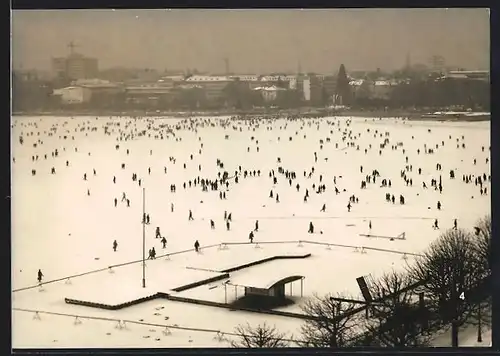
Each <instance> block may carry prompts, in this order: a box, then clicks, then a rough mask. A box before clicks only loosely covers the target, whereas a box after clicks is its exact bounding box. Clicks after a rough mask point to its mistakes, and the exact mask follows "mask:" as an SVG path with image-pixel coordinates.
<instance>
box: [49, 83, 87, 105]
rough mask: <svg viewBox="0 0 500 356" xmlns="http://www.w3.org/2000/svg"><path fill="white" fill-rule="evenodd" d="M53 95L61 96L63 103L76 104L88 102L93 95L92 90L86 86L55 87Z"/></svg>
mask: <svg viewBox="0 0 500 356" xmlns="http://www.w3.org/2000/svg"><path fill="white" fill-rule="evenodd" d="M52 95H54V96H58V97H60V100H61V104H63V105H75V104H84V103H88V102H89V101H90V99H91V97H92V91H91V90H90V89H88V88H84V87H79V86H71V87H66V88H61V89H55V90H54V91H53V93H52Z"/></svg>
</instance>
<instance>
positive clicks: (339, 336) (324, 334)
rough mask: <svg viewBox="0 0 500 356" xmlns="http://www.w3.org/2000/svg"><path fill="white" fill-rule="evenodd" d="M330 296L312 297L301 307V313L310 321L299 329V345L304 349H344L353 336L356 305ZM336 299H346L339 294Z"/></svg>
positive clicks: (354, 332)
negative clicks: (300, 333) (300, 336)
mask: <svg viewBox="0 0 500 356" xmlns="http://www.w3.org/2000/svg"><path fill="white" fill-rule="evenodd" d="M331 297H332V295H325V296H323V297H319V296H317V295H314V297H313V298H311V299H308V300H307V301H306V302H305V303H304V305H302V310H303V312H304V313H305V314H306V315H308V316H310V317H311V319H308V320H306V321H305V323H304V325H303V326H302V328H301V332H302V338H301V340H300V344H301V345H302V346H305V347H346V346H349V344H350V340H352V339H353V338H354V337H355V335H356V331H355V327H356V321H357V319H358V316H357V314H355V313H353V311H354V310H355V309H356V307H357V306H356V304H354V303H352V302H348V301H340V300H334V299H332V298H331ZM336 297H338V298H342V299H347V297H344V296H343V295H341V294H338V295H336Z"/></svg>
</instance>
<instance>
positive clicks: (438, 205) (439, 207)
mask: <svg viewBox="0 0 500 356" xmlns="http://www.w3.org/2000/svg"><path fill="white" fill-rule="evenodd" d="M437 209H438V210H441V202H440V201H438V202H437Z"/></svg>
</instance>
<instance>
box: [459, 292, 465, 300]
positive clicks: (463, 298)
mask: <svg viewBox="0 0 500 356" xmlns="http://www.w3.org/2000/svg"><path fill="white" fill-rule="evenodd" d="M460 299H462V300H465V293H464V292H462V294H460Z"/></svg>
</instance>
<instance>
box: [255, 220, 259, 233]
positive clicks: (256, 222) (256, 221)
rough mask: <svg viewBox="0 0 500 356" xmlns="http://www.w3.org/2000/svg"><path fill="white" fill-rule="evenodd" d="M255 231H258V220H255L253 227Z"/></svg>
mask: <svg viewBox="0 0 500 356" xmlns="http://www.w3.org/2000/svg"><path fill="white" fill-rule="evenodd" d="M254 231H255V232H258V231H259V220H255V229H254Z"/></svg>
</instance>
